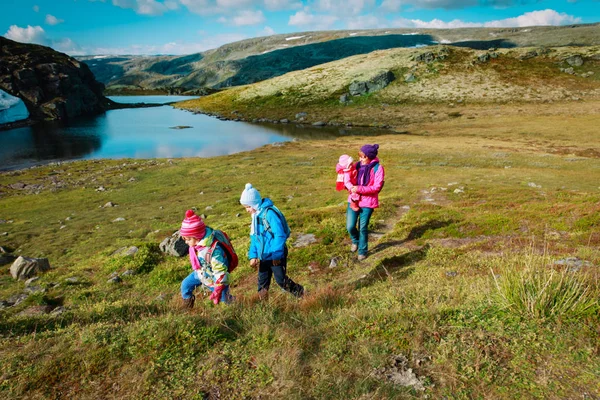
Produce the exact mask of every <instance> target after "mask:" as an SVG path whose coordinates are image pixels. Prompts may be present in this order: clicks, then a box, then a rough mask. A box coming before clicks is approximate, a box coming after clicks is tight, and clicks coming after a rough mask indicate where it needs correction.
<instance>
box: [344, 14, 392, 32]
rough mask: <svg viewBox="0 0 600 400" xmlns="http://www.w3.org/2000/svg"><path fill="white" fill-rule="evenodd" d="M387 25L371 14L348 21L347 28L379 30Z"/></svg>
mask: <svg viewBox="0 0 600 400" xmlns="http://www.w3.org/2000/svg"><path fill="white" fill-rule="evenodd" d="M386 25H387V24H386V23H381V21H380V20H379V18H377V17H376V16H374V15H371V14H369V15H360V16H357V17H352V18H348V19H347V20H346V28H348V29H378V28H385V26H386Z"/></svg>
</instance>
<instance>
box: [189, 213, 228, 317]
mask: <svg viewBox="0 0 600 400" xmlns="http://www.w3.org/2000/svg"><path fill="white" fill-rule="evenodd" d="M179 234H180V235H181V237H182V239H183V240H184V241H185V243H186V244H187V245H188V246H189V253H190V262H191V264H192V269H193V270H194V271H193V272H192V273H191V274H190V275H188V277H187V278H185V279H184V280H183V281H182V282H181V297H182V298H183V304H184V307H186V308H192V307H194V301H195V299H196V297H195V296H194V290H195V289H196V288H197V287H199V286H205V287H207V288H208V289H209V290H210V291H211V295H210V299H211V300H212V301H213V303H214V304H219V302H224V303H228V302H230V301H231V300H232V296H231V295H230V294H229V272H228V271H229V260H228V258H227V255H226V254H225V250H224V249H223V247H222V246H221V244H220V243H217V244H216V247H215V248H214V250H213V251H212V253H211V255H210V256H209V258H210V261H207V256H208V254H209V251H210V248H211V246H212V245H213V242H214V240H215V237H214V230H213V229H212V228H210V227H209V226H206V225H205V224H204V221H203V220H202V218H200V217H199V216H198V215H196V213H195V212H194V211H192V210H187V211H186V213H185V219H184V220H183V222H182V223H181V229H180V230H179Z"/></svg>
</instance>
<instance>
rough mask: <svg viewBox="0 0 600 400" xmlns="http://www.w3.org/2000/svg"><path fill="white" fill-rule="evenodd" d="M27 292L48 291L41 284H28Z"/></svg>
mask: <svg viewBox="0 0 600 400" xmlns="http://www.w3.org/2000/svg"><path fill="white" fill-rule="evenodd" d="M25 292H26V293H31V294H33V293H46V289H44V288H43V287H41V286H37V285H32V286H27V287H26V288H25Z"/></svg>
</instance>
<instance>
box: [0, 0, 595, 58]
mask: <svg viewBox="0 0 600 400" xmlns="http://www.w3.org/2000/svg"><path fill="white" fill-rule="evenodd" d="M0 6H1V8H0V10H1V12H0V35H2V36H4V37H6V38H9V39H12V40H16V41H18V42H24V43H37V44H42V45H45V46H50V47H52V48H54V49H55V50H58V51H61V52H64V53H67V54H69V55H72V56H75V55H110V54H112V55H118V54H120V55H156V54H173V55H180V54H192V53H197V52H201V51H205V50H209V49H213V48H217V47H219V46H221V45H223V44H226V43H231V42H235V41H238V40H243V39H248V38H253V37H259V36H269V35H274V34H290V35H291V36H292V35H293V34H297V33H301V32H306V31H314V30H342V29H343V30H351V31H360V30H361V29H386V28H459V27H497V28H499V27H526V26H536V25H537V26H539V25H570V24H580V23H595V22H600V0H0Z"/></svg>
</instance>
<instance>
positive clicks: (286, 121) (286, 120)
mask: <svg viewBox="0 0 600 400" xmlns="http://www.w3.org/2000/svg"><path fill="white" fill-rule="evenodd" d="M279 122H281V123H282V124H289V123H290V120H289V119H287V118H284V119H281V120H279Z"/></svg>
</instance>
